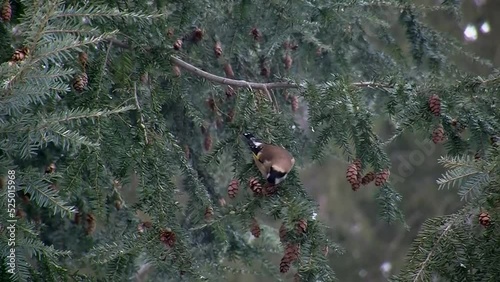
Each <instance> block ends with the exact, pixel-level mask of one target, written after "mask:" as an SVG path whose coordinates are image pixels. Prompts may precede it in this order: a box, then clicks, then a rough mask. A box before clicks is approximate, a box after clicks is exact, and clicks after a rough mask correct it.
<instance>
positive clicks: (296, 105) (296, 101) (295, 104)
mask: <svg viewBox="0 0 500 282" xmlns="http://www.w3.org/2000/svg"><path fill="white" fill-rule="evenodd" d="M290 99H291V104H292V112H296V111H297V110H298V109H299V98H297V96H295V95H291V96H290Z"/></svg>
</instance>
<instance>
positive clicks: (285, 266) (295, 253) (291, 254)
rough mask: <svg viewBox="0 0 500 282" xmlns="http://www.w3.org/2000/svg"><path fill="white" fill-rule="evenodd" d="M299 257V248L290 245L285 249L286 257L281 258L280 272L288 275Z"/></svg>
mask: <svg viewBox="0 0 500 282" xmlns="http://www.w3.org/2000/svg"><path fill="white" fill-rule="evenodd" d="M298 257H299V246H298V245H295V244H289V245H287V246H286V248H285V255H284V256H283V257H282V258H281V262H280V272H281V273H286V272H288V270H290V266H291V264H292V263H293V262H294V261H295V260H296V259H297V258H298Z"/></svg>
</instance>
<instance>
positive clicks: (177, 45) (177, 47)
mask: <svg viewBox="0 0 500 282" xmlns="http://www.w3.org/2000/svg"><path fill="white" fill-rule="evenodd" d="M181 48H182V39H177V40H175V42H174V49H175V50H180V49H181Z"/></svg>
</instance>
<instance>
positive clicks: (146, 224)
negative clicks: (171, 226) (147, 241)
mask: <svg viewBox="0 0 500 282" xmlns="http://www.w3.org/2000/svg"><path fill="white" fill-rule="evenodd" d="M152 226H153V223H152V222H151V221H144V222H141V223H139V225H137V231H139V233H144V231H145V230H146V229H147V228H151V227H152Z"/></svg>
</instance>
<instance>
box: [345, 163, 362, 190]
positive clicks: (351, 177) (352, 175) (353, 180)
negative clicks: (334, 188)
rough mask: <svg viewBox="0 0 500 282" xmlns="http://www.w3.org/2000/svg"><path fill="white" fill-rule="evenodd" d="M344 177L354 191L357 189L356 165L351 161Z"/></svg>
mask: <svg viewBox="0 0 500 282" xmlns="http://www.w3.org/2000/svg"><path fill="white" fill-rule="evenodd" d="M346 179H347V181H348V182H349V183H350V184H351V188H352V190H354V191H356V190H358V189H359V187H360V183H359V180H358V165H357V164H356V163H352V164H350V165H349V166H348V167H347V171H346Z"/></svg>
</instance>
